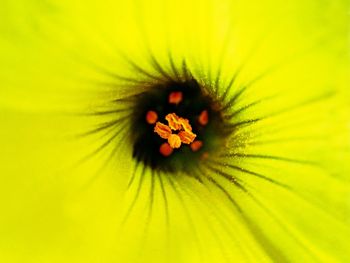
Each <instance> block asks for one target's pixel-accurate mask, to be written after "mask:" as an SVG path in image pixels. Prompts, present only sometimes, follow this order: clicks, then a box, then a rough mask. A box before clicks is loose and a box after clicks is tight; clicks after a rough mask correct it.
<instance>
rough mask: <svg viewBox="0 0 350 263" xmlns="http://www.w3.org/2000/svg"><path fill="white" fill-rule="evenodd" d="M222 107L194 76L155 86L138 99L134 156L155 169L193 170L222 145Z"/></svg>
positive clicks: (133, 130)
mask: <svg viewBox="0 0 350 263" xmlns="http://www.w3.org/2000/svg"><path fill="white" fill-rule="evenodd" d="M220 108H221V107H220V105H219V103H218V102H217V101H215V100H214V99H213V97H212V96H211V95H210V94H209V93H208V92H206V89H204V88H202V87H201V86H200V85H199V84H198V82H197V81H196V80H194V79H191V80H187V81H184V82H169V83H165V84H158V85H155V86H153V87H152V88H151V89H149V90H148V91H146V92H143V93H142V94H141V95H139V96H138V97H137V99H136V100H135V106H134V111H133V114H132V127H131V131H132V132H131V135H132V136H131V138H132V143H133V157H134V158H135V159H137V161H139V162H142V163H143V164H144V165H146V166H149V167H151V168H152V169H159V170H162V171H167V172H177V171H184V172H190V171H191V169H192V168H193V167H194V166H196V165H198V163H199V162H202V161H205V160H206V159H207V158H210V156H211V154H212V153H213V152H214V151H215V149H217V147H222V143H223V138H224V137H225V134H224V132H223V131H224V130H225V129H223V125H224V123H223V117H222V114H221V112H220Z"/></svg>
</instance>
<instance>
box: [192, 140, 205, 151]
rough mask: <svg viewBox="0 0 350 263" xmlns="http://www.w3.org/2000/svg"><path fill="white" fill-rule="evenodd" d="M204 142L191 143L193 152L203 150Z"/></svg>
mask: <svg viewBox="0 0 350 263" xmlns="http://www.w3.org/2000/svg"><path fill="white" fill-rule="evenodd" d="M202 146H203V142H202V141H194V142H193V143H191V145H190V147H191V150H192V151H193V152H197V151H199V149H200V148H202Z"/></svg>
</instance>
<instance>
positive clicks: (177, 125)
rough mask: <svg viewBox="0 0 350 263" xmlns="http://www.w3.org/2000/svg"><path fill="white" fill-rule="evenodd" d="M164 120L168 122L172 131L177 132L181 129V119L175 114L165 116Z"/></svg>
mask: <svg viewBox="0 0 350 263" xmlns="http://www.w3.org/2000/svg"><path fill="white" fill-rule="evenodd" d="M165 119H166V120H167V121H168V125H169V127H170V128H171V129H172V130H174V131H178V130H180V129H181V118H180V117H179V116H177V115H176V114H175V113H169V114H168V115H167V116H165Z"/></svg>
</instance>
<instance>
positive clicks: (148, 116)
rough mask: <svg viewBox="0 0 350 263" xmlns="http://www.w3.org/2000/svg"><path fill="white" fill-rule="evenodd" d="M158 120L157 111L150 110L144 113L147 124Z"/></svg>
mask: <svg viewBox="0 0 350 263" xmlns="http://www.w3.org/2000/svg"><path fill="white" fill-rule="evenodd" d="M157 120H158V114H157V112H155V111H153V110H150V111H148V112H147V114H146V121H147V123H148V124H155V123H156V121H157Z"/></svg>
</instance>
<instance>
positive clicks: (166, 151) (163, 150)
mask: <svg viewBox="0 0 350 263" xmlns="http://www.w3.org/2000/svg"><path fill="white" fill-rule="evenodd" d="M159 152H160V154H161V155H163V156H165V157H167V156H170V155H171V154H172V153H173V148H171V147H170V145H169V143H167V142H165V143H163V144H162V145H161V146H160V147H159Z"/></svg>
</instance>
